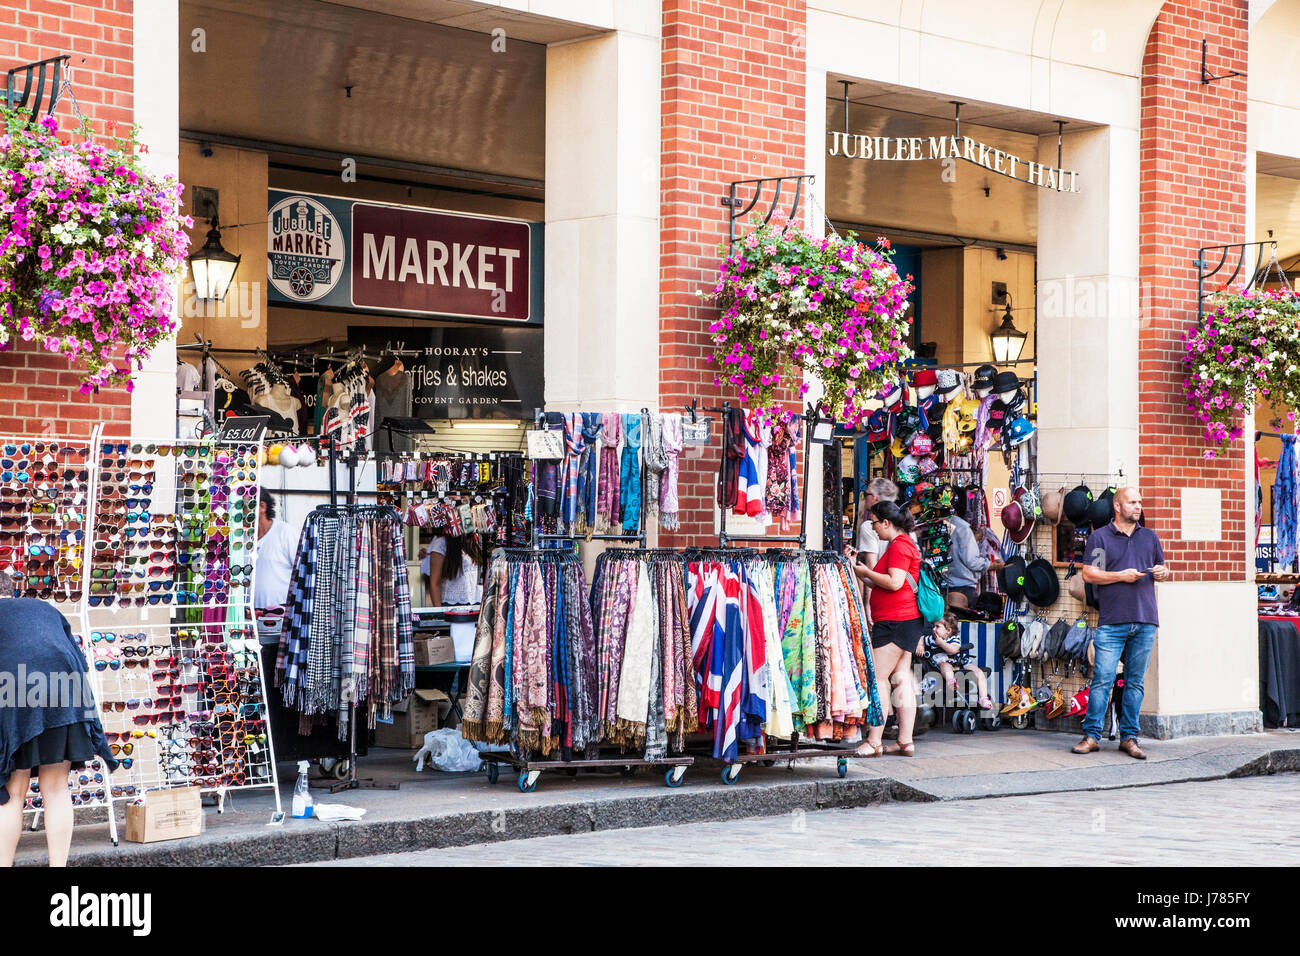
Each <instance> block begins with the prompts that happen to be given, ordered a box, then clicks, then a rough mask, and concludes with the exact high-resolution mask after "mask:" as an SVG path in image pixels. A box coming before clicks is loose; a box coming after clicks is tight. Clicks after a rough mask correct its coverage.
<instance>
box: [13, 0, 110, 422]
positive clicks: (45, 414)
mask: <svg viewBox="0 0 1300 956" xmlns="http://www.w3.org/2000/svg"><path fill="white" fill-rule="evenodd" d="M3 3H4V15H3V16H0V69H3V70H5V71H8V70H9V69H11V68H13V67H16V66H21V65H22V64H24V63H34V62H36V61H38V60H44V59H47V58H49V57H52V56H59V55H61V54H65V53H66V54H70V55H71V56H72V60H71V62H70V64H69V65H70V67H71V69H72V90H73V92H75V94H76V99H77V103H78V104H79V105H80V107H81V113H82V115H84V116H85V117H87V118H88V119H89V120H90V121H91V123H92V127H93V129H94V130H95V132H96V133H97V134H100V135H102V134H103V133H104V131H105V129H106V128H107V125H108V124H109V123H115V124H117V126H118V127H127V126H129V125H130V124H131V122H132V117H133V115H134V113H133V107H132V89H133V86H134V79H133V63H132V26H131V23H132V11H133V4H134V0H64V2H60V0H3ZM19 83H20V84H21V80H20V81H19ZM19 88H20V89H21V85H20V86H19ZM56 115H57V116H58V118H59V124H60V126H61V127H62V128H63V129H69V128H71V127H72V126H73V113H72V99H71V97H69V96H66V95H65V96H64V97H63V99H62V102H61V103H60V105H59V108H58V110H57V111H56ZM77 385H78V375H77V373H76V372H75V371H74V370H73V369H72V367H71V366H69V365H68V363H67V361H66V360H65V359H63V358H62V357H60V356H57V355H50V354H49V353H48V352H42V351H40V350H39V349H37V348H35V347H33V346H32V345H30V344H27V343H23V342H19V343H18V345H17V346H16V347H15V348H14V349H12V350H10V351H8V352H0V432H4V433H6V434H15V433H17V434H32V435H51V436H55V435H85V434H87V433H88V432H89V431H90V429H91V427H92V426H93V425H94V423H96V422H99V421H104V422H106V423H108V431H109V432H110V433H114V434H124V433H126V432H127V431H128V430H129V428H130V419H131V399H130V395H129V394H128V393H127V392H126V390H125V389H122V388H118V389H113V390H111V391H110V390H105V391H101V392H100V393H99V394H98V395H92V396H86V395H82V394H81V393H79V392H78V391H77Z"/></svg>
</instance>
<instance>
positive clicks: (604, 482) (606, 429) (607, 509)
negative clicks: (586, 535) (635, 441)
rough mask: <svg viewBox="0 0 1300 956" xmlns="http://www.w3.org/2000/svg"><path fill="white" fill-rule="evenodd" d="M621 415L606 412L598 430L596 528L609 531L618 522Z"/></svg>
mask: <svg viewBox="0 0 1300 956" xmlns="http://www.w3.org/2000/svg"><path fill="white" fill-rule="evenodd" d="M621 426H622V416H621V415H619V414H618V413H617V412H606V413H605V416H604V425H603V427H602V428H601V432H600V486H599V489H598V490H597V493H596V494H597V502H596V528H597V530H599V531H601V532H605V531H609V530H610V529H611V528H613V527H614V526H615V525H616V524H617V523H618V504H619V497H620V496H619V483H618V477H619V475H618V440H619V432H620V431H621V430H622V427H621Z"/></svg>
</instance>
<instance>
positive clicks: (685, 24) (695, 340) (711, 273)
mask: <svg viewBox="0 0 1300 956" xmlns="http://www.w3.org/2000/svg"><path fill="white" fill-rule="evenodd" d="M806 22H807V18H806V5H805V3H804V0H771V2H766V3H760V2H754V0H745V2H740V3H737V2H735V0H731V2H714V0H664V3H663V105H662V112H661V118H662V137H663V146H662V152H661V188H662V192H663V201H662V205H661V224H660V229H661V232H660V247H659V248H660V253H659V261H660V284H659V362H660V375H659V403H660V408H661V409H662V410H663V411H669V412H671V411H680V410H681V408H682V406H683V405H684V404H687V403H689V402H690V400H691V399H693V398H699V399H700V404H701V405H717V404H718V403H719V402H721V401H722V400H723V399H724V398H729V399H731V400H732V401H733V402H734V401H735V399H736V396H735V394H734V393H725V394H724V393H721V392H720V391H719V390H718V389H716V388H714V386H713V384H712V383H713V371H712V367H711V366H710V365H708V364H707V362H706V361H705V358H706V356H707V355H708V354H709V352H710V344H709V341H708V335H709V333H708V324H709V322H711V321H712V320H713V317H714V316H716V314H717V310H716V309H715V308H713V307H711V306H707V305H701V304H700V301H699V299H698V297H697V295H696V293H697V292H698V291H700V290H710V289H712V288H713V285H714V283H715V282H716V281H717V274H718V262H719V258H718V251H717V250H718V244H719V243H721V242H725V241H726V238H727V210H726V208H725V207H723V206H722V205H721V204H720V202H719V200H720V199H721V198H722V197H723V196H725V195H726V191H727V184H728V183H730V182H734V181H736V180H741V179H757V178H761V177H767V176H788V175H797V174H801V173H803V172H804V171H805V169H804V99H805V91H804V87H805V63H804V61H805V58H804V37H805V24H806ZM787 195H788V192H787ZM764 208H766V207H764ZM715 418H716V416H715ZM714 434H715V436H716V434H717V429H716V428H715V429H714ZM708 452H709V454H708V455H707V456H706V457H705V458H703V459H700V460H689V459H686V460H683V462H682V468H681V477H680V485H679V497H680V504H681V531H680V533H679V534H677V535H661V536H660V541H661V543H662V544H664V545H665V546H680V545H684V544H687V543H701V542H706V541H707V536H708V535H711V534H712V532H713V526H712V520H711V517H710V515H711V510H710V509H711V507H712V504H711V503H712V501H713V495H714V488H715V482H716V474H717V455H716V444H715V446H714V447H712V448H710V449H708ZM800 493H801V494H802V493H803V488H802V487H801V488H800ZM811 540H812V541H813V542H814V543H815V544H814V546H816V543H817V542H820V531H818V532H817V533H816V534H814V535H812V536H811Z"/></svg>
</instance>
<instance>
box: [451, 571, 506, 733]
mask: <svg viewBox="0 0 1300 956" xmlns="http://www.w3.org/2000/svg"><path fill="white" fill-rule="evenodd" d="M505 577H506V563H505V560H504V559H502V558H498V557H494V558H493V559H492V563H491V565H489V567H488V572H487V586H486V588H484V591H483V604H482V607H481V608H480V613H479V616H478V624H477V626H476V628H475V633H474V653H473V655H472V656H471V657H470V665H469V676H468V677H467V679H466V681H465V695H464V702H463V704H462V706H461V714H462V717H461V724H460V728H461V735H462V736H463V737H464V738H465V739H466V740H473V741H479V742H481V743H487V742H488V741H489V739H490V738H491V737H494V736H496V734H499V733H500V727H501V712H500V706H499V704H500V695H499V693H498V709H497V714H496V720H495V726H494V727H493V729H492V730H491V731H489V730H488V724H489V721H490V718H489V716H488V701H489V700H490V699H491V697H492V689H493V684H494V682H496V681H497V680H499V672H498V670H497V663H498V662H497V661H495V660H494V658H495V656H496V651H497V648H498V646H499V644H498V642H499V641H500V639H501V637H502V636H503V631H504V626H503V623H502V621H501V618H502V616H503V614H504V611H505V606H506V600H504V599H503V598H505V597H506V596H505V595H503V594H502V591H503V589H504V586H505Z"/></svg>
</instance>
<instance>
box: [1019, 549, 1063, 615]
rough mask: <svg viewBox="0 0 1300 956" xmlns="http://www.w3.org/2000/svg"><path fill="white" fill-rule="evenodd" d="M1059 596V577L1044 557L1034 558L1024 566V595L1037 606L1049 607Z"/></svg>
mask: <svg viewBox="0 0 1300 956" xmlns="http://www.w3.org/2000/svg"><path fill="white" fill-rule="evenodd" d="M1060 596H1061V579H1060V578H1058V577H1057V576H1056V569H1055V568H1054V567H1052V565H1051V563H1050V562H1048V561H1047V560H1046V559H1045V558H1035V559H1034V560H1033V561H1031V562H1029V566H1028V567H1027V568H1025V597H1026V598H1028V599H1029V603H1030V604H1033V605H1035V606H1037V607H1050V606H1051V605H1053V604H1055V603H1056V599H1057V598H1059V597H1060Z"/></svg>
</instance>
